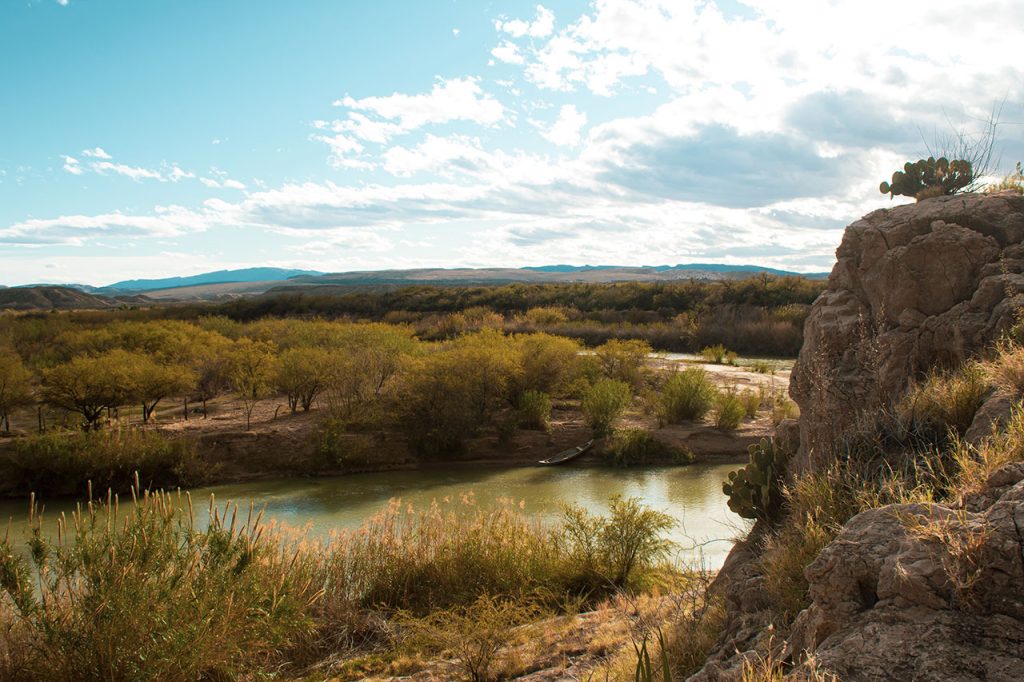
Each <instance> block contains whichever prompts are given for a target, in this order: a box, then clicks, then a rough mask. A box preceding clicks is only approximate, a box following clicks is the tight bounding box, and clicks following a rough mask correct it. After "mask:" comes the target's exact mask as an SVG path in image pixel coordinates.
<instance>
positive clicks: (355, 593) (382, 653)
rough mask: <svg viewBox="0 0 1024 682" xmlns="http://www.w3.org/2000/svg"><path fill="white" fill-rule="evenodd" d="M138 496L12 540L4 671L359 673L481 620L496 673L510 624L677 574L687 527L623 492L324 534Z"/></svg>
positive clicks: (431, 649) (3, 562)
mask: <svg viewBox="0 0 1024 682" xmlns="http://www.w3.org/2000/svg"><path fill="white" fill-rule="evenodd" d="M133 496H138V501H137V504H134V505H132V506H130V507H129V506H128V505H121V506H120V508H119V505H118V503H117V501H116V500H114V499H113V498H112V497H108V499H107V500H106V501H105V502H103V503H99V502H97V503H92V502H90V503H89V505H88V506H87V507H86V508H84V509H82V510H80V511H79V512H76V513H75V514H73V515H72V517H71V518H70V519H65V518H63V517H62V518H61V519H59V520H58V533H57V535H56V538H55V539H51V538H49V537H48V536H47V534H46V533H44V532H43V526H42V520H41V518H40V517H39V515H38V513H37V512H35V511H33V517H32V519H31V528H32V531H31V534H30V537H29V538H28V540H29V547H30V550H31V559H30V560H27V559H25V558H24V557H23V556H21V555H20V554H19V553H18V551H17V549H16V548H15V546H14V545H13V544H12V543H13V540H12V539H10V538H6V539H4V540H3V542H0V679H4V680H12V681H14V680H54V681H58V680H125V681H127V680H132V681H138V680H161V681H167V680H182V681H185V680H200V679H203V680H212V679H216V680H221V679H224V680H227V679H238V678H239V677H245V678H247V679H251V678H252V676H254V675H255V676H260V675H274V676H278V677H280V676H284V677H287V678H295V677H302V676H304V675H307V674H310V671H311V670H313V669H317V670H319V672H318V673H317V677H315V679H323V678H324V677H325V676H327V674H328V673H330V672H338V673H339V674H341V675H342V676H346V675H348V676H349V677H348V678H349V679H351V678H353V677H357V676H362V675H363V674H365V673H368V672H371V671H373V670H376V671H378V672H386V671H388V670H389V669H392V668H393V667H394V666H398V667H401V666H403V665H405V666H408V665H410V660H409V658H408V657H409V656H410V655H414V654H415V655H419V656H424V655H436V654H438V653H440V651H441V650H442V649H447V648H451V647H453V646H454V643H455V642H461V641H464V640H463V639H462V638H461V637H459V638H456V639H454V640H453V639H452V634H453V633H455V634H458V633H463V634H466V633H467V632H469V630H472V632H473V633H474V635H473V636H474V637H476V640H475V641H481V636H482V635H481V633H482V632H490V633H491V636H490V638H484V641H483V644H484V645H485V646H489V647H491V648H490V649H489V650H488V651H489V652H490V653H488V654H487V655H486V656H485V659H484V660H479V659H477V658H473V657H471V656H470V655H468V654H467V655H465V656H464V658H465V659H466V663H467V664H468V665H469V666H470V669H471V671H472V677H473V679H491V674H492V672H493V671H492V667H493V666H494V664H495V662H496V660H495V659H497V647H496V644H495V643H500V642H501V641H502V638H508V637H509V636H510V633H509V632H508V631H507V627H509V626H511V625H516V624H520V623H522V622H524V621H529V620H535V619H536V618H537V617H538V616H539V615H542V614H556V613H559V612H563V611H565V610H566V609H577V608H579V607H580V606H581V605H586V604H594V603H596V602H597V601H599V600H600V599H602V598H604V597H606V596H607V595H609V594H611V593H613V592H615V591H618V590H628V591H633V590H635V589H636V588H638V587H642V586H643V585H645V584H647V583H649V582H650V580H652V579H653V578H654V577H655V576H656V575H658V574H659V572H662V571H664V570H665V569H663V568H659V566H660V565H661V564H660V562H661V560H662V559H663V558H665V556H666V552H667V551H668V549H669V545H668V543H666V542H665V541H664V540H662V539H661V534H662V532H663V531H665V530H666V529H667V528H669V527H670V526H671V525H672V522H671V521H670V520H669V518H668V517H666V516H664V515H663V514H660V513H657V512H654V511H651V510H649V509H645V508H644V507H642V506H641V505H640V504H639V502H638V501H637V500H621V499H616V500H613V501H612V504H611V511H610V513H609V515H608V516H607V517H596V516H593V515H591V514H589V513H588V512H586V511H584V510H582V509H580V508H576V507H566V508H565V509H564V511H563V516H562V520H561V521H560V522H559V523H553V524H542V523H539V522H536V521H533V520H530V519H528V518H527V517H526V516H525V515H524V514H523V513H522V512H520V511H519V509H518V507H515V506H512V505H511V504H506V505H502V506H498V507H497V508H494V509H492V510H485V509H482V508H479V507H477V506H476V505H475V503H474V501H473V500H472V498H471V497H468V498H466V499H465V500H463V501H462V502H461V503H455V504H444V505H436V504H435V505H434V506H432V507H431V508H429V509H425V510H420V511H414V510H411V509H407V508H404V507H403V506H402V504H401V503H400V502H398V501H396V502H394V503H393V504H392V505H390V506H389V507H388V508H386V509H385V510H384V511H382V512H381V513H380V514H379V515H378V516H377V517H375V518H374V519H372V520H370V521H369V522H368V523H367V524H366V525H365V526H364V527H363V528H361V529H359V530H358V531H355V532H352V533H343V534H339V535H337V536H334V537H332V538H330V539H329V540H325V541H322V542H317V541H312V540H310V539H308V538H305V537H303V536H302V535H301V534H296V533H293V532H290V531H287V530H283V529H281V528H278V527H275V526H274V525H272V524H271V525H268V524H266V523H264V522H263V520H262V519H261V515H260V514H257V513H254V511H253V510H252V509H249V510H248V512H247V513H246V512H245V511H244V510H243V511H242V512H241V513H239V510H237V509H227V508H217V507H216V506H214V505H213V501H212V500H211V507H210V511H209V520H208V523H204V524H200V523H199V521H198V519H197V518H196V516H197V515H196V514H195V513H194V512H193V509H192V501H191V500H190V499H188V497H187V496H183V495H171V494H166V493H154V494H149V493H141V494H139V493H138V491H137V489H136V490H133ZM37 577H38V582H37ZM468 624H472V627H471V628H467V627H466V626H467V625H468ZM498 625H502V626H504V628H496V626H498ZM475 651H478V650H475ZM417 652H418V653H417ZM485 653H486V652H485ZM403 657H405V658H404V659H403ZM403 660H404V663H403ZM345 671H348V672H347V673H346V672H345ZM355 671H358V672H355Z"/></svg>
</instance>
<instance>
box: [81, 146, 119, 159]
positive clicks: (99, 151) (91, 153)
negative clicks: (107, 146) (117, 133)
mask: <svg viewBox="0 0 1024 682" xmlns="http://www.w3.org/2000/svg"><path fill="white" fill-rule="evenodd" d="M82 156H87V157H89V158H92V159H104V160H106V161H109V160H110V159H111V158H113V157H111V156H110V154H108V153H107V152H106V151H104V149H103V147H95V148H93V149H83V150H82Z"/></svg>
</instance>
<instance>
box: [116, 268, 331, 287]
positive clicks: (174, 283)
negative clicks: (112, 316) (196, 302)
mask: <svg viewBox="0 0 1024 682" xmlns="http://www.w3.org/2000/svg"><path fill="white" fill-rule="evenodd" d="M322 274H323V273H322V272H318V271H316V270H285V269H282V268H245V269H244V270H217V271H216V272H204V273H203V274H201V275H191V276H189V277H166V278H164V279H129V280H125V281H123V282H114V283H113V284H110V285H108V286H105V287H101V288H99V289H98V291H103V290H107V291H153V290H158V289H179V288H181V287H192V286H198V285H202V284H224V283H229V282H280V281H282V280H287V279H291V278H292V277H299V276H303V275H307V276H316V275H322Z"/></svg>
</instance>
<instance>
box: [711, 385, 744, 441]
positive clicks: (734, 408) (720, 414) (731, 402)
mask: <svg viewBox="0 0 1024 682" xmlns="http://www.w3.org/2000/svg"><path fill="white" fill-rule="evenodd" d="M746 414H747V409H746V407H745V406H744V403H743V401H742V400H741V399H740V397H739V396H737V395H736V392H735V391H721V392H719V394H718V395H717V396H716V397H715V410H714V419H715V426H716V427H717V428H719V429H721V430H723V431H735V430H736V429H738V428H739V426H740V424H741V423H743V417H744V416H745V415H746Z"/></svg>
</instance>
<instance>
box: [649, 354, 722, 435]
mask: <svg viewBox="0 0 1024 682" xmlns="http://www.w3.org/2000/svg"><path fill="white" fill-rule="evenodd" d="M715 393H716V391H715V386H714V384H713V383H712V382H711V379H709V378H708V373H707V372H706V371H705V370H703V369H702V368H700V367H690V368H687V369H684V370H683V371H682V372H677V373H675V374H673V375H672V376H670V377H669V378H668V381H666V382H665V386H664V387H663V388H662V391H661V395H662V404H661V417H662V419H663V420H664V421H665V422H667V423H669V424H678V423H679V422H682V421H698V420H700V419H703V418H704V415H706V414H707V413H708V411H709V410H710V409H711V405H712V404H713V402H714V399H715Z"/></svg>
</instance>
